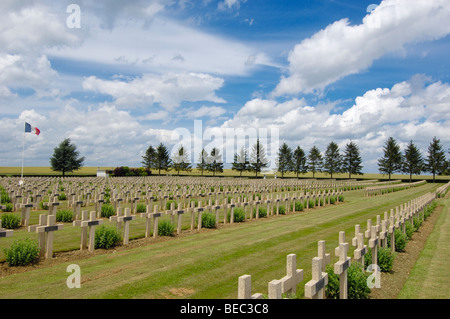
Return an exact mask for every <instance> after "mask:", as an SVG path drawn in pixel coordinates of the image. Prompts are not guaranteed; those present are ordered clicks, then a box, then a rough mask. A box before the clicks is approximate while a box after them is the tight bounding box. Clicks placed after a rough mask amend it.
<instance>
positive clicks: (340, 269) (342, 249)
mask: <svg viewBox="0 0 450 319" xmlns="http://www.w3.org/2000/svg"><path fill="white" fill-rule="evenodd" d="M348 247H349V244H348V243H346V242H345V233H344V232H343V231H341V232H339V247H336V248H335V250H334V254H335V255H336V256H338V257H339V261H338V262H336V263H335V264H334V273H335V274H336V275H339V299H347V269H348V267H350V263H351V258H350V257H347V253H348Z"/></svg>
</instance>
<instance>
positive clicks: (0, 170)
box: [0, 166, 450, 181]
mask: <svg viewBox="0 0 450 319" xmlns="http://www.w3.org/2000/svg"><path fill="white" fill-rule="evenodd" d="M114 168H115V167H104V166H103V167H100V169H106V170H112V169H114ZM97 169H98V167H82V168H81V169H80V170H78V171H75V172H73V173H66V176H73V175H75V176H80V175H86V176H87V175H96V174H97ZM154 173H156V174H157V173H158V172H157V171H154ZM20 174H21V167H0V176H1V175H20ZM166 174H169V175H177V172H175V171H161V175H166ZM264 174H265V175H266V177H267V178H273V177H274V172H269V173H262V174H261V173H260V174H258V177H262V176H264ZM23 175H24V176H27V175H53V176H60V175H62V174H61V172H54V171H52V170H51V168H50V167H24V168H23ZM181 175H183V176H186V175H189V176H200V175H201V172H200V171H199V170H197V169H193V170H192V171H191V172H188V173H186V172H182V173H181ZM203 175H204V176H213V174H212V173H210V172H205V171H204V172H203ZM276 175H277V177H278V178H280V177H281V174H280V173H277V174H276ZM215 176H217V177H221V176H222V177H239V173H238V172H236V171H233V170H231V169H224V170H223V173H218V174H216V175H215ZM254 176H255V174H254V173H250V172H245V173H242V177H254ZM284 177H290V178H294V177H296V174H294V173H288V174H284ZM312 177H313V175H312V173H310V172H308V173H306V174H300V175H299V178H312ZM314 177H315V178H330V175H329V174H325V173H316V174H315V175H314ZM333 178H337V179H347V178H348V174H333ZM352 179H388V176H387V175H381V174H363V175H352ZM391 179H393V180H395V179H404V180H407V179H408V180H409V175H402V174H393V175H391ZM412 179H413V180H415V181H417V180H423V179H425V180H432V179H433V175H419V176H417V175H413V177H412ZM448 179H450V177H449V176H436V180H443V181H446V180H448Z"/></svg>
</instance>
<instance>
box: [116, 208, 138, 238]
mask: <svg viewBox="0 0 450 319" xmlns="http://www.w3.org/2000/svg"><path fill="white" fill-rule="evenodd" d="M135 218H136V216H135V215H134V216H131V213H130V208H128V207H127V208H125V214H124V216H120V217H117V221H118V222H123V244H124V245H128V241H129V238H130V221H131V220H134V219H135Z"/></svg>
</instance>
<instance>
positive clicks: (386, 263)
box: [364, 247, 395, 272]
mask: <svg viewBox="0 0 450 319" xmlns="http://www.w3.org/2000/svg"><path fill="white" fill-rule="evenodd" d="M394 258H395V254H393V253H392V252H391V249H389V248H383V247H378V248H377V265H378V266H379V267H380V270H381V271H382V272H389V271H391V270H392V266H393V265H394ZM370 264H372V249H370V248H369V250H368V251H367V253H366V254H365V255H364V265H365V268H366V269H367V267H368V266H369V265H370Z"/></svg>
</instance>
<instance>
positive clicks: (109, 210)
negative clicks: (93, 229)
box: [100, 204, 116, 218]
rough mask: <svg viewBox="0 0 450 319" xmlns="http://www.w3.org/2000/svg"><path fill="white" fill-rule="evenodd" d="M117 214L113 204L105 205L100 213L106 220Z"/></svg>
mask: <svg viewBox="0 0 450 319" xmlns="http://www.w3.org/2000/svg"><path fill="white" fill-rule="evenodd" d="M115 214H116V212H115V211H114V206H113V205H111V204H103V205H102V209H101V211H100V216H101V217H104V218H109V217H111V216H113V215H115Z"/></svg>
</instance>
